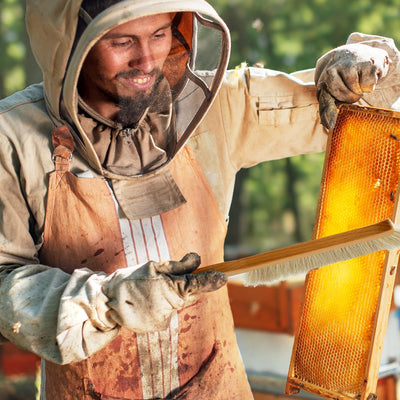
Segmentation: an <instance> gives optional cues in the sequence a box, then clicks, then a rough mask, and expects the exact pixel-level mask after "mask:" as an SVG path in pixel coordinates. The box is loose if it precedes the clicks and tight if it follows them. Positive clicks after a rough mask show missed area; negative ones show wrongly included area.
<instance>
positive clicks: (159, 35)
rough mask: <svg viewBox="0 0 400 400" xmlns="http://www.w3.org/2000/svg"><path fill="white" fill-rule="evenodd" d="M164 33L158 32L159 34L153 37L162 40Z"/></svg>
mask: <svg viewBox="0 0 400 400" xmlns="http://www.w3.org/2000/svg"><path fill="white" fill-rule="evenodd" d="M165 36H166V35H165V33H164V32H160V33H156V34H155V35H154V39H162V38H165Z"/></svg>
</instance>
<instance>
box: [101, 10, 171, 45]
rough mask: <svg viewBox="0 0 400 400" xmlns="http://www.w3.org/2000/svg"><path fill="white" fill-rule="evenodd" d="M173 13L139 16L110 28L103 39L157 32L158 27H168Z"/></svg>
mask: <svg viewBox="0 0 400 400" xmlns="http://www.w3.org/2000/svg"><path fill="white" fill-rule="evenodd" d="M172 17H173V15H172V14H171V13H167V14H156V15H150V16H147V17H141V18H138V19H135V20H132V21H129V22H126V23H125V24H122V25H119V26H117V27H115V28H113V29H111V30H110V31H109V32H108V33H106V34H105V35H104V36H103V39H107V38H112V37H118V36H137V37H140V36H146V35H151V34H153V33H155V32H157V31H158V30H160V29H165V28H168V27H169V26H170V24H171V22H172Z"/></svg>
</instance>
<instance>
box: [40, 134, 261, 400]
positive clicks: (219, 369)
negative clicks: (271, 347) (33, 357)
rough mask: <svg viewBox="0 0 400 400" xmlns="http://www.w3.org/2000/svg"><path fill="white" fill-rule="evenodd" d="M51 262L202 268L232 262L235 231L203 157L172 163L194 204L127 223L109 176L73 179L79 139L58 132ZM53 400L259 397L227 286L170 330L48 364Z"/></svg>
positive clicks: (124, 336)
mask: <svg viewBox="0 0 400 400" xmlns="http://www.w3.org/2000/svg"><path fill="white" fill-rule="evenodd" d="M53 145H54V147H55V149H54V154H53V158H54V160H55V170H54V171H53V172H52V173H51V174H50V178H49V189H48V199H47V208H46V219H45V228H44V243H43V247H42V249H41V252H40V259H41V262H42V263H45V264H47V265H51V266H53V267H58V268H61V269H62V270H64V271H65V272H67V273H72V272H73V271H74V270H75V269H76V268H82V267H86V268H90V269H91V270H93V271H104V272H106V273H112V272H114V271H115V270H117V269H119V268H125V267H127V266H131V265H134V264H135V263H142V262H144V261H148V260H150V259H152V260H155V261H161V260H179V259H181V258H182V257H183V256H184V255H185V254H186V253H188V252H197V253H198V254H199V255H200V256H201V259H202V265H209V264H212V263H217V262H220V261H222V259H223V243H224V238H225V234H226V224H225V221H224V219H223V216H222V214H221V212H220V210H219V208H218V205H217V203H216V200H215V198H214V196H213V193H212V190H211V188H210V186H209V183H208V181H207V179H206V177H205V176H204V174H203V172H202V170H201V168H200V165H199V164H198V162H197V161H196V159H195V156H194V154H193V151H192V150H191V148H190V147H189V146H185V147H184V148H183V149H182V150H181V151H180V152H179V153H178V155H177V156H176V157H175V158H174V160H172V161H171V163H170V167H169V168H170V169H171V172H172V175H173V177H174V179H175V181H176V183H177V184H178V186H179V188H180V190H181V191H182V193H183V195H184V197H185V199H186V203H185V204H183V205H181V206H179V207H178V208H176V209H174V210H172V211H168V212H166V213H164V214H161V215H160V216H156V217H149V218H144V219H142V220H137V221H129V220H127V219H126V218H124V217H123V216H119V213H118V205H117V203H116V200H115V198H114V197H113V193H112V190H111V188H110V186H109V185H108V183H107V181H106V180H105V179H103V178H80V177H77V176H75V175H74V174H72V173H71V172H70V161H71V158H72V153H73V150H74V149H73V140H72V137H71V136H70V134H69V132H68V130H67V129H66V128H65V127H61V128H57V129H56V130H54V132H53ZM45 364H46V368H45V375H46V383H45V388H46V400H59V399H63V400H72V399H76V400H87V399H107V400H108V399H120V400H136V399H140V400H142V399H146V400H147V399H164V398H165V399H167V398H170V399H193V400H211V399H212V400H228V399H229V400H235V399H237V400H247V399H252V398H253V397H252V394H251V391H250V388H249V384H248V381H247V379H246V375H245V371H244V367H243V364H242V361H241V358H240V355H239V351H238V348H237V344H236V338H235V333H234V326H233V319H232V314H231V310H230V306H229V299H228V294H227V289H226V287H223V288H221V289H220V290H218V291H216V292H213V293H207V294H202V295H200V297H199V299H198V301H197V302H196V303H195V304H194V305H192V306H190V307H186V308H184V309H181V310H179V311H178V312H176V314H175V315H174V316H173V318H172V320H171V324H170V326H169V328H168V329H167V330H165V331H162V332H149V333H145V334H139V333H135V332H132V331H129V330H127V329H125V328H123V327H122V328H121V330H120V333H119V335H118V336H117V337H116V338H115V339H114V340H113V341H112V342H111V343H109V344H108V345H107V346H106V347H105V348H103V349H102V350H100V351H99V352H97V353H95V354H94V355H92V356H91V357H89V358H88V359H86V360H83V361H79V362H76V363H71V364H68V365H57V364H53V363H50V362H46V363H45Z"/></svg>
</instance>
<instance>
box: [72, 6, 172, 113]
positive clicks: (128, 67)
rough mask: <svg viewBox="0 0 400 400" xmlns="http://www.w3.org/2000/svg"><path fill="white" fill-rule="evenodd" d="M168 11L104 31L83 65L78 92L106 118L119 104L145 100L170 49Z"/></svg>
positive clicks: (170, 34) (155, 83)
mask: <svg viewBox="0 0 400 400" xmlns="http://www.w3.org/2000/svg"><path fill="white" fill-rule="evenodd" d="M171 43H172V32H171V14H158V15H154V16H149V17H143V18H140V19H137V20H134V21H131V22H127V23H125V24H123V25H120V26H118V27H116V28H114V29H112V30H111V31H109V32H108V33H106V34H105V35H104V36H103V37H102V38H101V39H100V40H99V41H98V42H97V43H96V44H95V45H94V47H93V48H92V49H91V50H90V52H89V54H88V56H87V57H86V60H85V62H84V64H83V67H82V71H81V76H80V82H79V92H80V95H81V96H82V98H83V99H84V100H85V102H86V103H87V104H88V105H89V106H91V107H92V108H93V109H94V110H95V111H97V112H98V113H99V114H101V115H103V116H104V117H106V118H110V119H115V118H116V117H117V114H118V111H119V109H120V107H119V104H120V103H121V102H122V103H133V104H135V103H138V104H140V103H143V102H146V101H148V98H149V97H150V95H151V94H152V92H153V90H154V88H155V86H156V85H157V82H159V81H160V79H161V77H162V72H161V71H162V67H163V65H164V62H165V60H166V58H167V56H168V54H169V52H170V50H171Z"/></svg>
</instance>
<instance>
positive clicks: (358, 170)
mask: <svg viewBox="0 0 400 400" xmlns="http://www.w3.org/2000/svg"><path fill="white" fill-rule="evenodd" d="M323 175H324V176H323V180H322V184H321V192H320V198H319V211H318V213H317V214H318V215H317V219H316V224H315V228H314V238H320V237H324V236H328V235H333V234H336V233H341V232H345V231H348V230H351V229H356V228H360V227H363V226H365V225H369V224H373V223H376V222H379V221H382V220H383V219H385V218H391V219H392V218H393V215H394V208H395V200H396V191H397V185H398V181H399V176H400V118H399V116H398V115H397V113H393V112H389V111H387V110H386V111H385V110H379V109H370V108H367V107H356V106H344V107H342V108H341V109H340V112H339V116H338V121H337V124H336V126H335V129H334V131H333V132H332V136H331V138H330V141H329V145H328V150H327V155H326V161H325V170H324V174H323ZM385 256H386V251H380V252H377V253H373V254H370V255H367V256H362V257H357V258H354V259H352V260H349V261H345V262H340V263H337V264H332V265H329V266H325V267H323V268H320V269H318V270H315V271H312V272H311V273H309V274H308V276H307V282H306V295H305V301H304V305H303V312H302V318H301V322H300V326H299V329H298V332H297V336H296V339H295V346H294V349H293V354H292V362H291V369H290V371H289V377H288V384H289V385H290V380H291V378H294V379H293V382H296V383H297V387H299V383H300V387H302V388H304V389H305V390H307V391H310V392H314V393H317V394H320V395H321V393H324V394H325V395H324V397H327V398H349V399H361V398H362V393H363V390H364V387H365V377H366V376H367V375H368V373H367V368H368V366H369V364H368V360H369V359H370V356H371V354H370V352H371V342H372V341H373V334H374V321H375V316H376V313H377V310H378V308H379V307H380V306H381V305H380V304H379V299H380V291H381V279H382V271H383V267H384V264H385ZM379 347H381V346H378V348H379ZM290 374H292V376H291V375H290ZM321 388H322V390H320V389H321Z"/></svg>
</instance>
